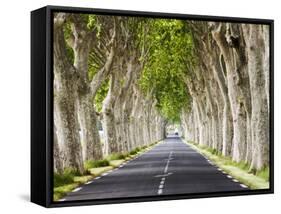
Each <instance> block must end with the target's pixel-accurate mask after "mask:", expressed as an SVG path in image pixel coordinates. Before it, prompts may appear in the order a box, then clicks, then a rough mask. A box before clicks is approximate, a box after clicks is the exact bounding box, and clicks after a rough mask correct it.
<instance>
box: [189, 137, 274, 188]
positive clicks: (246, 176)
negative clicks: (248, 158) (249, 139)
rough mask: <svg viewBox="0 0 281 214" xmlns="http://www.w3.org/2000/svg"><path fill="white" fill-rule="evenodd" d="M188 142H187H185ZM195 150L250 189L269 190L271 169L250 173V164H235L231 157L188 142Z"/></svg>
mask: <svg viewBox="0 0 281 214" xmlns="http://www.w3.org/2000/svg"><path fill="white" fill-rule="evenodd" d="M185 142H186V141H185ZM186 143H187V144H188V145H190V146H191V147H192V148H193V149H195V150H196V151H198V152H199V153H201V154H202V155H204V156H205V157H207V158H208V159H210V160H211V161H213V162H214V163H215V164H216V165H217V166H218V167H220V168H221V169H222V170H224V171H225V172H226V173H228V174H229V175H231V176H232V177H234V178H235V179H237V180H238V181H240V182H241V183H243V184H245V185H247V186H248V187H249V188H250V189H268V188H269V168H265V169H263V170H260V171H257V172H256V173H253V172H250V171H249V169H250V166H249V164H247V163H245V162H239V163H237V162H234V161H232V160H231V158H229V157H224V156H222V154H221V153H220V152H218V151H216V150H215V149H210V148H208V147H207V146H201V145H198V144H196V143H194V142H192V141H188V142H186Z"/></svg>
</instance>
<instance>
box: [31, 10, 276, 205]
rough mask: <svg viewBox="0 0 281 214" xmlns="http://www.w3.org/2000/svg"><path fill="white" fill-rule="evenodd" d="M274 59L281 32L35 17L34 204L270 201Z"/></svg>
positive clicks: (101, 17) (150, 19)
mask: <svg viewBox="0 0 281 214" xmlns="http://www.w3.org/2000/svg"><path fill="white" fill-rule="evenodd" d="M273 47H274V46H273V20H265V19H249V18H234V17H214V16H202V15H186V14H171V13H157V12H139V11H121V10H108V9H91V8H75V7H61V6H47V7H43V8H41V9H38V10H35V11H32V12H31V201H32V202H34V203H37V204H39V205H42V206H45V207H60V206H73V205H90V204H105V203H123V202H141V201H158V200H171V199H187V198H202V197H217V196H236V195H253V194H265V193H273ZM245 200H247V199H246V198H245Z"/></svg>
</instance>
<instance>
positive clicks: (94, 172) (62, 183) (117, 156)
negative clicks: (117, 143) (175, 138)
mask: <svg viewBox="0 0 281 214" xmlns="http://www.w3.org/2000/svg"><path fill="white" fill-rule="evenodd" d="M160 142H161V141H159V142H155V143H152V144H150V145H146V146H142V147H137V148H135V149H133V150H132V151H130V152H129V153H114V154H110V155H108V156H107V157H106V158H105V159H102V160H89V161H85V162H84V168H85V170H86V174H85V175H80V174H79V173H78V172H77V171H75V170H73V169H66V170H64V172H63V173H61V174H58V173H54V178H53V179H54V194H53V200H54V201H58V200H59V199H61V198H63V197H64V196H66V195H67V193H69V192H71V191H73V190H74V189H76V188H77V187H78V186H80V185H82V184H85V183H87V182H88V181H90V180H92V179H94V178H95V177H98V176H100V175H101V174H103V173H105V172H107V171H109V170H112V169H114V168H116V167H118V166H119V165H121V164H122V163H124V162H125V161H127V160H131V159H132V158H134V157H135V156H136V155H137V154H140V153H143V152H145V151H147V150H149V149H151V148H152V147H153V146H155V145H156V144H158V143H160Z"/></svg>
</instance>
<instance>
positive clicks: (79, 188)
mask: <svg viewBox="0 0 281 214" xmlns="http://www.w3.org/2000/svg"><path fill="white" fill-rule="evenodd" d="M81 189H82V187H78V188H76V189H75V190H73V191H72V192H78V191H79V190H81Z"/></svg>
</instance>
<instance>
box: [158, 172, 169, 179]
mask: <svg viewBox="0 0 281 214" xmlns="http://www.w3.org/2000/svg"><path fill="white" fill-rule="evenodd" d="M172 174H173V173H172V172H169V173H167V174H163V175H155V176H154V177H155V178H159V177H167V176H169V175H172Z"/></svg>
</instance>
